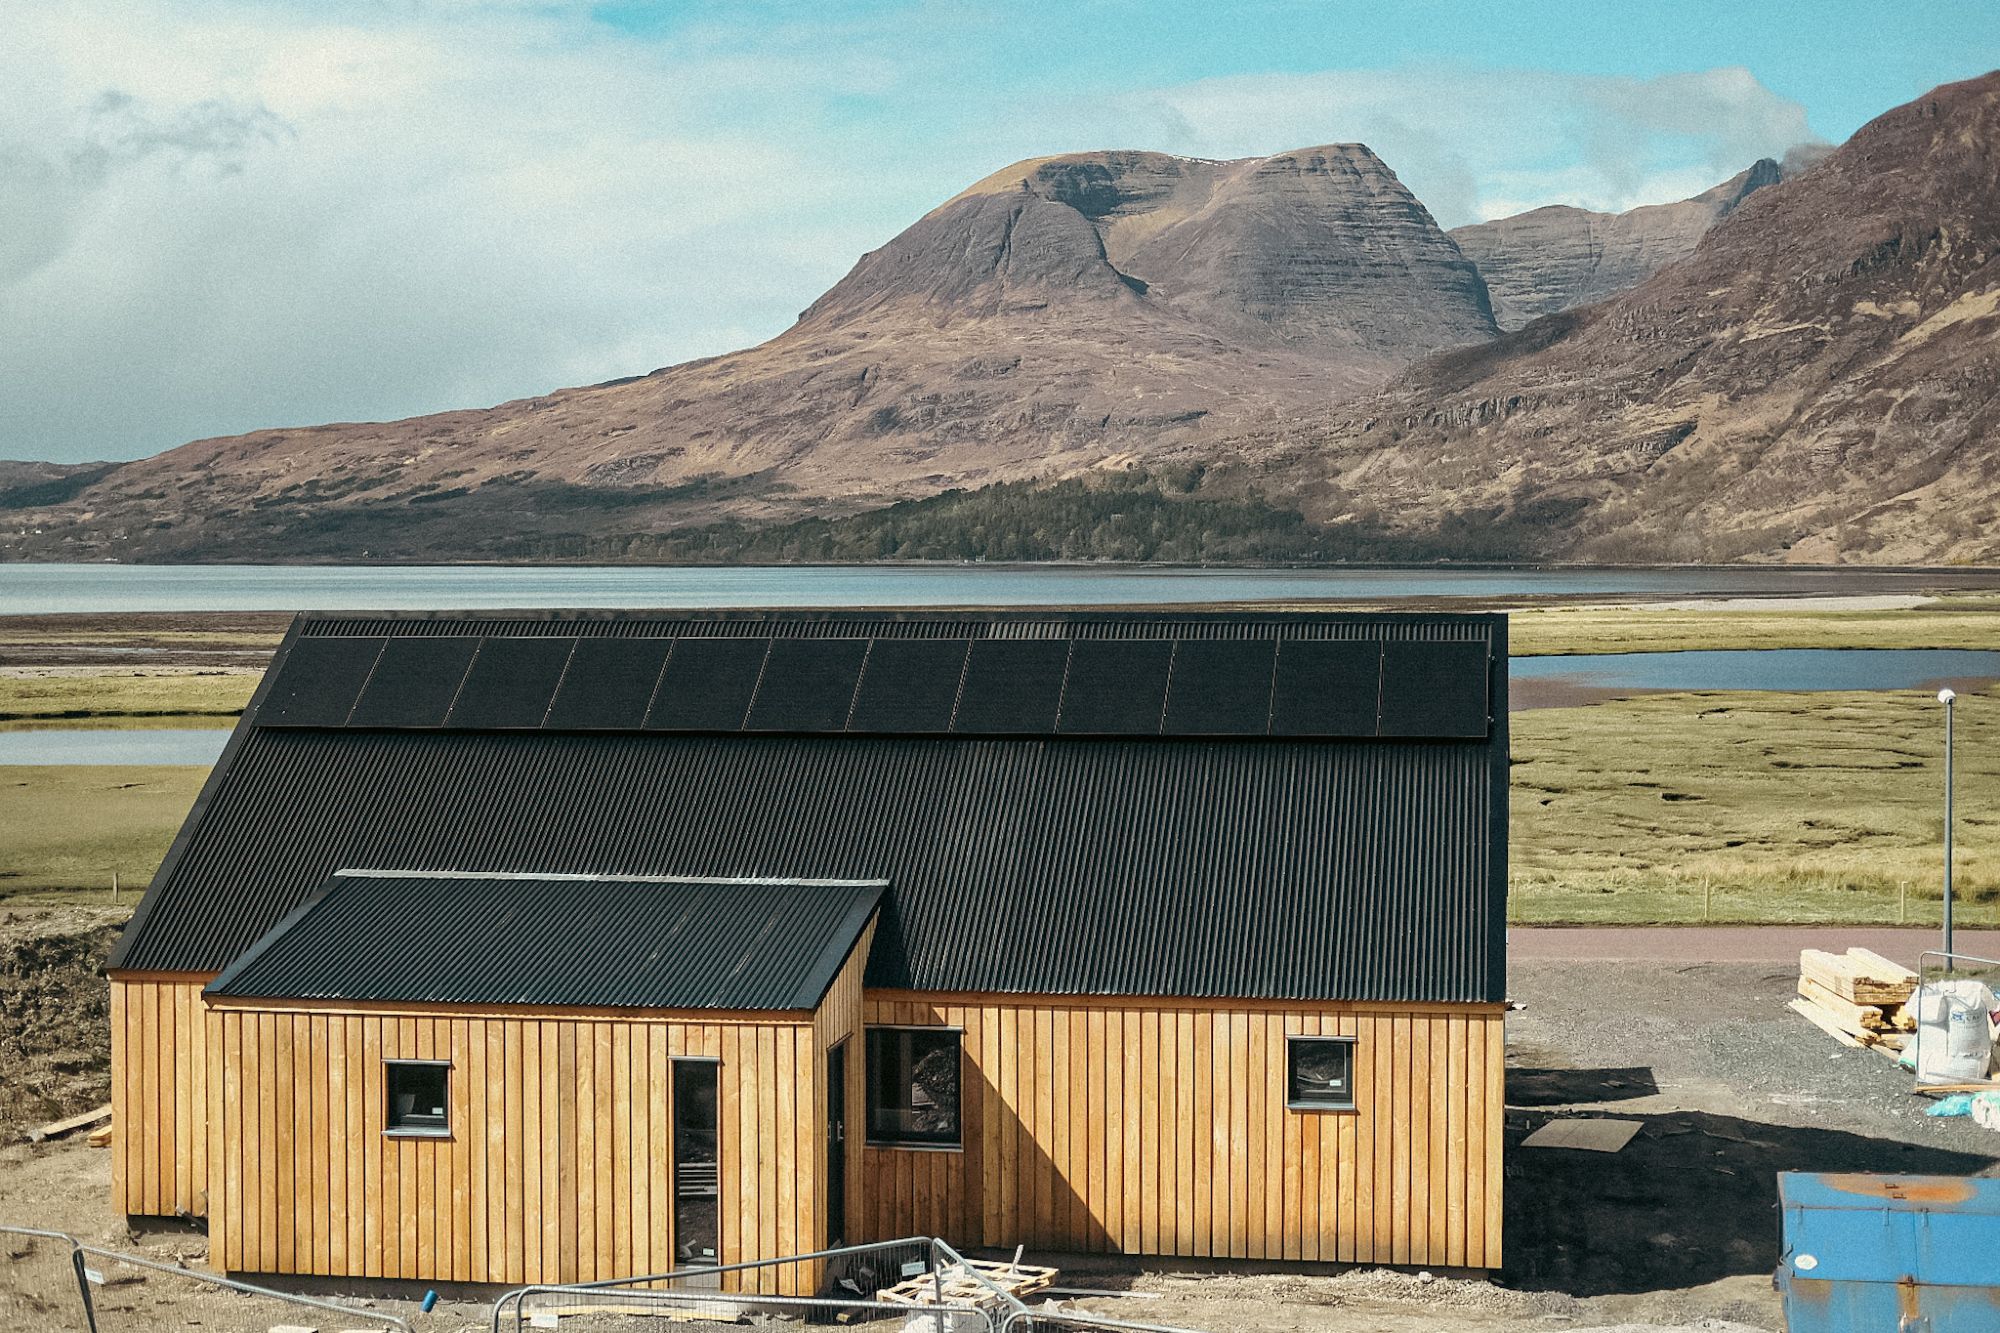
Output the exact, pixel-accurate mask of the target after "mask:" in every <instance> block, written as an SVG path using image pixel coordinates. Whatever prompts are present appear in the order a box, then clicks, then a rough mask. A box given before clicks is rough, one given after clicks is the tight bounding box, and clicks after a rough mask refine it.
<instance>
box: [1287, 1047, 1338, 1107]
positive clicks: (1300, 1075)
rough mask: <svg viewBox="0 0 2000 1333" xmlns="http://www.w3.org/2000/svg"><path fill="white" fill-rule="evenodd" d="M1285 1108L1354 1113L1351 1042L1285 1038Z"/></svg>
mask: <svg viewBox="0 0 2000 1333" xmlns="http://www.w3.org/2000/svg"><path fill="white" fill-rule="evenodd" d="M1285 1058H1286V1069H1285V1086H1286V1097H1285V1104H1286V1105H1287V1106H1289V1107H1291V1108H1292V1109H1293V1110H1295V1111H1351V1110H1353V1109H1354V1038H1352V1037H1287V1038H1286V1039H1285Z"/></svg>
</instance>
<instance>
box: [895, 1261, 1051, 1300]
mask: <svg viewBox="0 0 2000 1333" xmlns="http://www.w3.org/2000/svg"><path fill="white" fill-rule="evenodd" d="M975 1274H976V1275H975ZM981 1278H984V1279H985V1281H984V1282H982V1281H980V1279H981ZM1055 1280H1056V1270H1055V1269H1053V1268H1041V1267H1038V1266H1036V1265H1034V1264H1024V1263H1022V1262H1021V1261H1020V1260H1019V1259H1016V1260H1015V1261H1014V1262H1013V1263H1010V1264H1000V1263H987V1262H985V1261H984V1260H980V1259H968V1260H966V1261H965V1265H964V1266H963V1267H961V1266H959V1265H958V1264H952V1265H950V1266H948V1267H946V1268H945V1269H943V1270H942V1271H941V1272H939V1273H938V1275H937V1276H936V1277H932V1276H931V1275H930V1274H928V1273H927V1274H925V1275H924V1276H922V1277H913V1278H911V1279H910V1280H909V1281H907V1282H898V1283H897V1284H896V1285H895V1286H893V1287H884V1288H883V1289H882V1290H881V1291H880V1292H877V1293H876V1297H875V1298H876V1299H877V1300H879V1301H886V1302H887V1303H889V1304H891V1305H937V1304H940V1303H942V1304H944V1305H969V1306H971V1307H973V1308H974V1309H983V1308H985V1307H986V1306H987V1305H989V1304H992V1303H993V1302H994V1301H996V1300H997V1299H998V1298H997V1296H996V1295H995V1294H994V1291H993V1288H994V1287H998V1288H1000V1289H1001V1290H1002V1291H1005V1292H1006V1293H1008V1294H1009V1295H1010V1296H1012V1297H1013V1298H1014V1299H1015V1300H1021V1299H1023V1298H1024V1297H1027V1296H1029V1295H1031V1294H1033V1293H1035V1292H1038V1291H1040V1290H1042V1288H1044V1287H1047V1286H1049V1285H1050V1284H1051V1283H1053V1282H1054V1281H1055Z"/></svg>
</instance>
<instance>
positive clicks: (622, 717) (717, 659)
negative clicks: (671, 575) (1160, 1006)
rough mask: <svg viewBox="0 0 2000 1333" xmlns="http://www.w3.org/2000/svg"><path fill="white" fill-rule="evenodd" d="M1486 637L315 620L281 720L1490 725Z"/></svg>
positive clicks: (1187, 727)
mask: <svg viewBox="0 0 2000 1333" xmlns="http://www.w3.org/2000/svg"><path fill="white" fill-rule="evenodd" d="M1491 665H1492V664H1491V661H1490V649H1489V647H1488V645H1487V644H1485V643H1480V642H1464V641H1455V642H1454V641H1441V642H1432V641H1411V640H1388V641H1381V640H1372V639H1310V640H1309V639H1253V640H1240V639H1103V638H1081V637H1079V638H1069V639H914V638H866V637H854V638H787V637H782V636H780V637H771V636H757V635H746V636H744V637H737V638H729V637H701V638H636V637H635V638H591V637H578V638H557V637H534V638H525V637H521V638H517V637H497V636H496V637H478V636H472V635H435V636H429V637H312V638H300V639H298V640H296V641H295V642H294V643H293V644H292V646H291V648H290V650H289V652H288V653H287V654H286V656H285V660H284V662H283V664H282V665H281V667H280V669H279V671H278V675H277V678H276V679H275V680H274V681H273V682H272V685H271V688H270V690H269V692H268V694H267V697H266V699H265V702H264V705H263V708H262V710H261V711H260V713H259V716H258V721H259V722H260V723H261V724H262V725H265V726H278V727H363V728H386V729H396V730H405V729H430V728H443V729H449V730H479V731H640V730H646V731H665V732H765V733H785V734H821V733H845V734H852V735H905V736H908V735H917V736H922V735H938V736H1017V737H1018V736H1050V735H1063V736H1182V737H1199V736H1217V737H1225V736H1284V737H1375V736H1394V737H1408V738H1432V739H1483V738H1485V737H1486V736H1487V735H1488V733H1489V729H1490V725H1491V698H1490V693H1491V691H1490V688H1489V677H1490V675H1491Z"/></svg>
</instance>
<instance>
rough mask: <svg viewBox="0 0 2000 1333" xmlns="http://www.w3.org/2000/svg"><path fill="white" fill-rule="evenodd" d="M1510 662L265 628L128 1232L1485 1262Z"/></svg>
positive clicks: (209, 818)
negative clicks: (171, 1222) (914, 1242)
mask: <svg viewBox="0 0 2000 1333" xmlns="http://www.w3.org/2000/svg"><path fill="white" fill-rule="evenodd" d="M1506 666H1507V645H1506V623H1505V620H1504V618H1502V617H1500V616H1487V615H1354V614H1329V613H1242V614H1237V613H1206V614H1204V613H1181V612H1157V613H1154V612H1148V613H1092V614H1083V613H1058V612H1043V611H1037V612H1019V613H1016V612H938V613H893V612H879V613H863V612H713V613H675V612H661V613H645V614H640V613H615V614H614V613H576V614H568V613H565V614H498V615H495V614H485V613H474V614H455V615H409V616H403V615H395V616H367V617H359V616H346V615H308V616H302V617H300V618H299V619H298V620H297V621H296V622H295V623H294V624H293V626H292V628H291V631H290V632H289V633H288V634H287V636H286V638H285V641H284V643H283V645H282V646H281V647H280V648H279V650H278V653H277V656H276V658H275V660H274V661H273V663H272V666H271V669H270V671H269V672H268V673H267V675H266V677H265V679H264V681H263V683H262V685H261V686H260V687H259V688H258V691H257V693H256V696H255V697H254V698H253V699H252V701H251V704H250V707H249V709H248V711H247V712H246V713H245V714H244V716H243V719H242V721H241V722H240V723H239V724H238V726H237V728H236V731H235V733H234V735H233V736H232V737H231V739H230V741H229V744H228V747H227V749H226V750H225V751H224V753H223V755H222V759H221V761H220V763H218V764H217V766H216V768H215V771H214V772H213V774H212V775H211V776H210V778H209V780H208V783H207V785H206V786H205V787H204V789H203V790H202V793H201V796H200V798H199V799H198V801H197V802H196V804H195V807H194V810H193V812H192V813H191V814H190V815H189V817H188V821H187V824H186V826H185V827H184V828H183V829H182V830H181V833H180V835H179V837H178V838H177V839H176V841H175V843H174V845H173V847H172V849H171V850H170V851H169V853H168V855H167V858H166V861H165V863H164V864H163V865H162V867H161V869H160V872H159V874H158V875H157V876H156V877H155V879H154V882H153V886H152V888H151V889H150V890H149V891H148V893H147V894H146V897H145V900H144V901H143V902H142V903H141V905H140V907H139V910H138V912H137V914H136V915H135V916H134V918H133V920H132V922H131V924H130V926H129V927H127V929H126V931H125V934H124V938H123V939H122V940H121V941H120V943H119V945H118V948H117V951H116V953H115V954H114V955H113V958H112V963H111V981H112V985H111V994H112V1033H113V1036H112V1054H113V1064H114V1079H113V1104H114V1113H115V1117H116V1118H115V1125H116V1131H115V1134H114V1137H113V1145H114V1173H113V1181H114V1183H113V1190H114V1192H115V1194H116V1201H117V1203H118V1205H119V1206H120V1207H121V1208H122V1209H123V1210H124V1211H125V1212H128V1213H133V1214H150V1215H173V1214H189V1215H194V1216H198V1217H205V1218H206V1219H207V1223H208V1228H209V1236H210V1251H211V1255H212V1262H213V1263H214V1265H215V1266H217V1267H219V1268H222V1269H225V1270H229V1271H236V1272H247V1273H260V1272H261V1273H295V1274H304V1273H326V1274H340V1275H351V1276H368V1277H385V1278H420V1279H426V1280H458V1281H472V1282H506V1283H522V1282H568V1281H587V1280H593V1279H602V1278H613V1277H621V1276H628V1275H633V1274H643V1273H650V1272H659V1271H662V1270H665V1269H668V1268H674V1267H687V1266H698V1265H703V1264H716V1263H734V1262H738V1261H743V1260H752V1259H760V1258H772V1257H778V1256H782V1255H788V1254H798V1253H804V1252H808V1251H813V1250H817V1249H821V1248H824V1247H826V1246H829V1245H832V1244H836V1243H840V1242H858V1241H865V1240H872V1239H886V1238H892V1237H897V1236H904V1235H912V1234H924V1235H936V1236H940V1237H942V1238H944V1239H946V1240H948V1241H950V1242H952V1243H953V1244H954V1245H957V1246H960V1247H961V1248H968V1247H987V1246H991V1247H1006V1248H1008V1249H1010V1250H1011V1248H1012V1247H1013V1246H1015V1245H1017V1244H1026V1245H1027V1246H1028V1247H1030V1249H1031V1250H1038V1251H1058V1252H1060V1251H1095V1252H1111V1253H1125V1254H1143V1255H1177V1256H1227V1257H1234V1258H1246V1259H1262V1260H1279V1261H1282V1260H1305V1261H1325V1262H1360V1263H1398V1264H1403V1263H1407V1264H1426V1265H1432V1266H1464V1267H1493V1266H1497V1265H1498V1264H1499V1263H1500V1258H1501V1249H1500V1239H1501V1221H1500V1219H1501V1207H1500V1197H1501V1160H1500V1159H1501V1153H1500V1147H1501V1127H1502V1114H1501V1074H1502V1064H1503V1037H1502V1015H1503V1011H1504V1008H1505V1005H1504V1003H1503V996H1504V991H1503V987H1504V982H1505V969H1504V949H1505V943H1504V920H1505V894H1506V887H1505V886H1506V828H1507V801H1506V783H1507V731H1506V721H1507V713H1506V689H1507V685H1506V681H1507V677H1506ZM788 1271H789V1270H788Z"/></svg>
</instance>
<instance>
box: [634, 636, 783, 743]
mask: <svg viewBox="0 0 2000 1333" xmlns="http://www.w3.org/2000/svg"><path fill="white" fill-rule="evenodd" d="M770 647H771V641H770V640H769V639H765V638H753V639H678V640H676V641H675V642H674V652H673V656H671V657H669V658H668V659H667V669H666V672H665V674H663V675H662V676H661V677H660V689H659V692H658V693H657V694H655V695H654V696H653V710H652V711H651V712H650V713H648V714H647V715H646V725H647V726H648V727H649V728H651V729H653V730H655V731H737V730H740V729H741V728H742V726H743V716H744V714H746V713H748V712H749V711H750V696H751V695H753V694H755V693H756V692H757V676H758V673H759V672H761V671H762V670H763V669H764V655H765V653H767V652H768V651H769V650H770Z"/></svg>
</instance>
